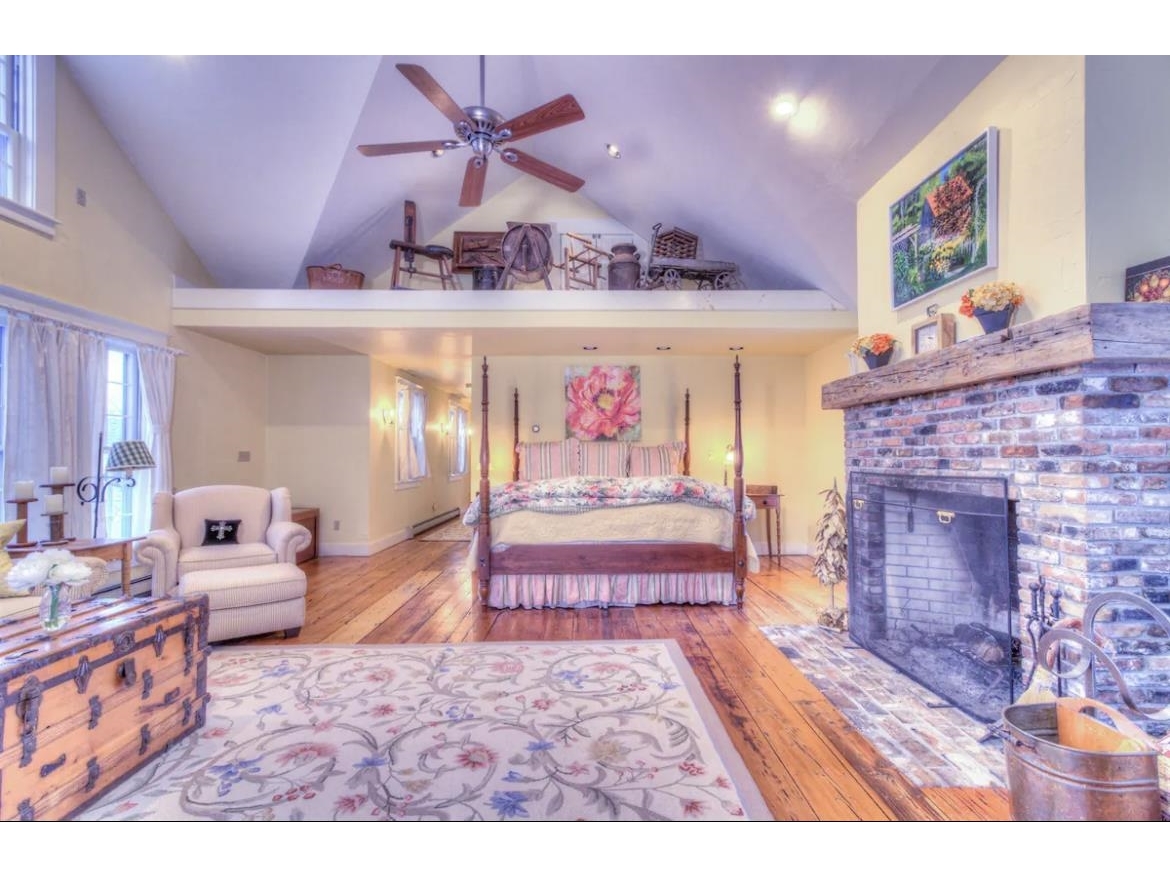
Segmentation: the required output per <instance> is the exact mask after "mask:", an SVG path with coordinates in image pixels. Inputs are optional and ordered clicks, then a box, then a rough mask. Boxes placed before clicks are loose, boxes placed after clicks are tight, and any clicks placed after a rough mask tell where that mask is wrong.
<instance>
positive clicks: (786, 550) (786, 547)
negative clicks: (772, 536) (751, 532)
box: [748, 537, 812, 557]
mask: <svg viewBox="0 0 1170 877" xmlns="http://www.w3.org/2000/svg"><path fill="white" fill-rule="evenodd" d="M748 538H751V537H748ZM752 544H753V545H755V546H756V554H758V555H759V556H760V557H765V556H766V555H767V553H768V540H766V539H752ZM778 550H779V552H780V554H781V556H783V555H785V554H812V550H811V549H810V548H809V546H808V545H806V544H794V543H792V542H785V543H784V544H783V545H781V546H780V547H779V549H778Z"/></svg>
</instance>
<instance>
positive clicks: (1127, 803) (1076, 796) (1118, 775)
mask: <svg viewBox="0 0 1170 877" xmlns="http://www.w3.org/2000/svg"><path fill="white" fill-rule="evenodd" d="M1061 701H1063V703H1061V705H1060V707H1059V710H1060V712H1061V716H1060V717H1059V718H1058V715H1057V714H1058V703H1038V704H1024V705H1016V706H1009V707H1007V708H1006V709H1005V710H1004V711H1003V719H1004V725H1005V731H1006V739H1005V740H1004V752H1005V754H1006V757H1007V775H1008V788H1009V790H1010V793H1011V813H1012V819H1017V820H1026V821H1053V820H1071V821H1105V822H1121V821H1125V822H1131V821H1146V820H1152V821H1156V820H1160V819H1161V818H1162V810H1161V799H1160V796H1159V790H1158V753H1157V751H1156V750H1154V749H1153V748H1151V747H1150V746H1149V744H1148V742H1147V739H1148V738H1146V735H1145V732H1143V731H1141V730H1140V729H1139V728H1137V726H1136V725H1134V724H1133V723H1132V722H1130V721H1129V720H1128V719H1126V718H1125V717H1124V716H1122V715H1121V714H1120V713H1117V711H1116V710H1113V709H1112V708H1111V707H1107V706H1106V705H1104V704H1100V703H1098V702H1097V701H1090V700H1086V699H1084V698H1062V699H1061ZM1088 707H1091V708H1093V709H1095V710H1097V711H1100V712H1104V713H1105V714H1106V715H1108V716H1109V718H1110V720H1112V721H1113V723H1114V725H1115V726H1116V728H1113V727H1110V726H1109V725H1106V724H1104V723H1103V722H1098V721H1097V720H1096V719H1091V718H1089V717H1087V716H1084V717H1083V722H1086V723H1087V722H1091V723H1093V725H1086V724H1083V723H1081V717H1082V716H1083V710H1084V709H1085V708H1088ZM1066 710H1067V712H1066ZM1117 729H1123V730H1117Z"/></svg>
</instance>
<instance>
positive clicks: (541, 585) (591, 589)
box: [463, 357, 759, 608]
mask: <svg viewBox="0 0 1170 877" xmlns="http://www.w3.org/2000/svg"><path fill="white" fill-rule="evenodd" d="M739 372H740V363H739V359H738V357H737V358H736V360H735V367H734V385H733V387H734V395H733V398H734V417H735V430H734V443H733V445H732V450H733V459H734V472H735V477H734V482H733V485H732V486H731V487H727V486H720V485H716V484H713V483H710V482H705V481H701V480H699V479H696V478H693V477H691V476H690V458H691V442H690V392H689V391H688V392H687V394H686V401H685V415H684V440H683V441H682V442H666V443H662V444H660V445H638V444H633V443H630V442H613V441H599V442H578V441H577V440H576V439H566V440H565V441H564V442H539V443H528V444H526V443H523V442H521V441H520V417H519V393H518V391H517V392H515V393H514V394H513V425H512V426H513V439H514V440H513V447H512V480H511V481H510V482H507V483H505V484H502V485H497V486H496V487H492V485H491V483H490V478H489V472H490V469H491V454H490V447H489V439H488V434H489V428H488V404H489V393H488V364H487V358H486V357H485V358H484V361H483V375H482V389H481V409H482V427H481V429H480V455H479V463H480V483H479V493H478V495H477V496H476V497H475V498H474V499H473V501H472V503H471V505H470V507H469V508H468V509H467V512H466V514H465V515H464V519H463V520H464V523H466V524H468V525H469V526H471V527H472V528H473V537H472V543H471V549H470V555H469V562H470V564H471V565H472V567H473V570H474V575H475V578H476V582H477V584H478V588H479V596H480V599H481V601H482V602H483V604H484V605H485V606H489V607H493V608H520V607H523V608H543V607H562V608H581V607H585V606H618V605H637V604H646V603H719V604H724V605H741V604H742V602H743V589H744V578H745V576H746V574H747V573H748V572H749V571H756V570H758V569H759V558H758V556H757V555H756V553H755V549H754V546H753V545H752V544H751V542H750V541H749V540H748V538H747V535H746V525H747V521H748V520H750V519H751V518H753V517H754V516H755V506H754V504H753V503H752V502H751V500H750V499H748V498H747V497H746V496H745V492H744V482H743V439H742V434H741V426H740V419H741V418H740V408H741V402H740V373H739Z"/></svg>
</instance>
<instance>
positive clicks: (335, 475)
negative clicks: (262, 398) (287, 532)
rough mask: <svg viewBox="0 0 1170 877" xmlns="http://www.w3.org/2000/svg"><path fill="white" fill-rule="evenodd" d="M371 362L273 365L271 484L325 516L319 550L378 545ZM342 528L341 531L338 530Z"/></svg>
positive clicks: (305, 360)
mask: <svg viewBox="0 0 1170 877" xmlns="http://www.w3.org/2000/svg"><path fill="white" fill-rule="evenodd" d="M367 362H368V361H367V359H366V357H364V356H271V357H268V363H269V368H268V374H269V378H268V384H267V392H268V423H267V431H266V438H267V448H268V460H267V463H268V465H267V468H266V471H267V477H268V480H269V481H270V482H271V483H272V484H273V486H284V487H287V488H288V489H289V491H290V492H291V494H292V498H293V504H294V505H298V506H316V507H318V508H319V509H320V520H319V522H318V528H317V538H318V541H319V545H318V548H319V550H322V551H327V549H326V546H328V544H329V543H344V544H353V545H358V546H363V547H364V546H365V545H366V544H367V543H368V542H369V539H370V526H369V502H370V500H369V494H370V485H369V479H368V477H367V475H368V473H367V471H366V466H365V461H366V459H367V458H368V457H369V453H370V447H369V430H368V425H369V401H368V400H369V366H368V364H367ZM334 521H337V522H338V524H337V526H338V529H336V530H334V529H333V522H334Z"/></svg>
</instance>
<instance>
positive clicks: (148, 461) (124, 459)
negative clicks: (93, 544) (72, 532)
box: [77, 433, 157, 539]
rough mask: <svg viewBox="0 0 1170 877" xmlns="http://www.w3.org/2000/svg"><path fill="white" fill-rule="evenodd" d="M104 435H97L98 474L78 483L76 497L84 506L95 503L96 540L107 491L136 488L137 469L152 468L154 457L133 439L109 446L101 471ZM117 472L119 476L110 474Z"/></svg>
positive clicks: (94, 526) (94, 524) (94, 531)
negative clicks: (106, 458)
mask: <svg viewBox="0 0 1170 877" xmlns="http://www.w3.org/2000/svg"><path fill="white" fill-rule="evenodd" d="M104 437H105V434H104V433H98V470H97V475H87V476H86V477H85V478H82V479H81V480H80V481H79V482H77V498H78V499H79V500H81V504H82V505H85V504H86V503H88V502H92V503H93V538H94V539H96V538H97V534H98V516H99V514H100V512H101V506H102V503H104V502H105V501H106V491H107V490H109V489H110V488H111V487H112V486H113V485H115V484H121V485H123V486H125V487H133V486H134V483H135V482H134V470H135V469H153V468H154V467H155V465H157V464H156V463H155V462H154V457H153V456H151V453H150V448H149V447H148V446H147V444H146V442H144V441H139V440H138V439H133V440H131V441H124V442H114V443H113V444H112V445H110V456H109V460H108V462H107V463H106V471H105V473H103V472H102V442H103V439H104ZM110 473H117V474H110Z"/></svg>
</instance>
